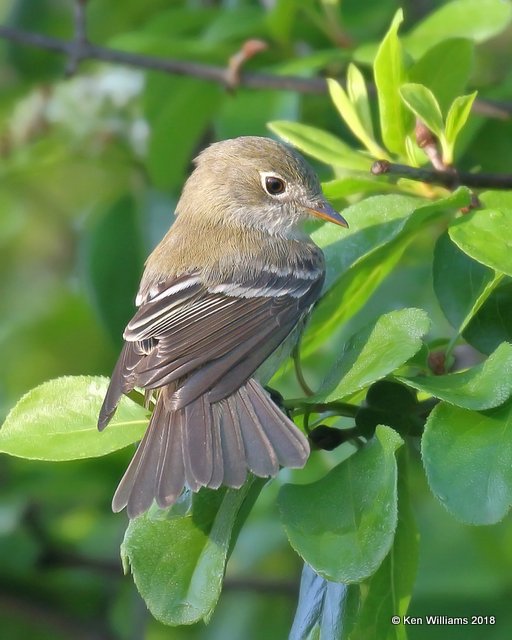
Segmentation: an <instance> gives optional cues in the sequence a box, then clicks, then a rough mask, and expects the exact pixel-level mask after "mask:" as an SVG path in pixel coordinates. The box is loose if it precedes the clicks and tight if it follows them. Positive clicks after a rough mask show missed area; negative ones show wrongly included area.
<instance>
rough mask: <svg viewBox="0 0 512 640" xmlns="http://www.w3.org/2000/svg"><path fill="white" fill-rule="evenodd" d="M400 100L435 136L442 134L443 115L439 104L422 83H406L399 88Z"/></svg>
mask: <svg viewBox="0 0 512 640" xmlns="http://www.w3.org/2000/svg"><path fill="white" fill-rule="evenodd" d="M400 95H401V96H402V100H403V101H404V102H405V104H406V105H407V106H408V107H409V109H410V110H411V111H412V112H413V113H414V114H415V115H416V116H417V117H418V118H420V120H423V122H424V123H425V124H426V125H427V127H428V128H429V129H430V130H431V131H433V132H434V133H435V134H436V136H438V137H441V136H442V135H443V129H444V124H443V116H442V114H441V109H440V107H439V104H438V102H437V100H436V98H435V96H434V94H433V93H432V91H430V89H427V87H424V86H423V85H422V84H414V83H412V82H411V83H408V84H404V85H403V86H402V87H401V88H400Z"/></svg>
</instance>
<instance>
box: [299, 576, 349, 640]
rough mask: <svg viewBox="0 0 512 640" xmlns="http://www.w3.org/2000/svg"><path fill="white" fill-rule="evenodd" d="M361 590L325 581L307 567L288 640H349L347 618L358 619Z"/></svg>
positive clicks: (301, 581)
mask: <svg viewBox="0 0 512 640" xmlns="http://www.w3.org/2000/svg"><path fill="white" fill-rule="evenodd" d="M358 604H359V586H358V585H348V584H343V583H339V582H331V581H330V580H325V578H322V577H321V576H319V575H318V574H317V573H315V572H314V571H313V569H312V568H311V567H310V566H309V565H307V564H304V567H303V569H302V576H301V580H300V593H299V602H298V604H297V611H296V613H295V618H294V620H293V625H292V628H291V631H290V636H289V639H288V640H309V639H311V638H336V639H337V640H341V639H342V638H348V636H349V631H350V630H349V629H347V618H353V617H355V616H356V613H357V607H358Z"/></svg>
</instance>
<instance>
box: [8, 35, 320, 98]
mask: <svg viewBox="0 0 512 640" xmlns="http://www.w3.org/2000/svg"><path fill="white" fill-rule="evenodd" d="M0 38H3V39H4V40H9V41H11V42H16V43H18V44H24V45H27V46H31V47H38V48H40V49H46V50H47V51H54V52H55V53H62V54H65V55H67V56H73V52H74V49H75V48H76V45H75V43H74V42H69V41H66V40H62V39H60V38H53V37H50V36H45V35H42V34H39V33H33V32H29V31H21V30H19V29H14V28H12V27H5V26H4V27H0ZM80 59H81V60H101V61H103V62H114V63H118V64H125V65H128V66H131V67H137V68H139V69H150V70H153V71H162V72H164V73H169V74H173V75H183V76H192V77H195V78H200V79H202V80H207V81H210V82H216V83H218V84H222V85H226V84H229V71H228V70H227V69H226V68H225V67H219V66H215V65H209V64H202V63H199V62H190V61H188V60H173V59H169V58H157V57H156V56H146V55H141V54H138V53H129V52H128V51H119V50H118V49H110V48H107V47H100V46H97V45H94V44H91V43H90V42H85V43H83V45H82V48H81V55H80ZM239 84H240V85H243V86H244V87H248V88H250V89H276V90H283V91H297V92H298V93H317V94H319V93H326V92H327V84H326V80H325V79H324V78H301V77H298V76H285V75H283V76H279V75H273V74H269V73H242V74H240V83H239Z"/></svg>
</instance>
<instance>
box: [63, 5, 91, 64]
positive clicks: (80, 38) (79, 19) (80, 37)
mask: <svg viewBox="0 0 512 640" xmlns="http://www.w3.org/2000/svg"><path fill="white" fill-rule="evenodd" d="M86 5H87V0H75V7H74V14H73V18H74V25H75V37H74V39H73V42H72V43H71V44H72V45H73V49H72V51H71V53H70V55H69V60H68V64H67V66H66V75H68V76H71V75H73V74H74V73H75V72H76V70H77V69H78V65H79V64H80V62H81V61H82V59H83V57H84V52H85V50H86V48H87V44H88V38H87V15H86V10H85V7H86Z"/></svg>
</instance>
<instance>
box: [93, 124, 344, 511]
mask: <svg viewBox="0 0 512 640" xmlns="http://www.w3.org/2000/svg"><path fill="white" fill-rule="evenodd" d="M194 165H195V168H194V170H193V171H192V173H191V175H190V176H189V178H188V180H187V181H186V182H185V185H184V187H183V190H182V194H181V197H180V199H179V201H178V204H177V205H176V210H175V219H174V222H173V224H172V225H171V227H170V229H169V231H168V232H167V234H166V235H165V236H164V238H163V239H162V241H161V242H160V244H158V245H157V247H156V248H155V249H154V251H153V253H152V254H151V255H150V256H149V258H148V259H147V261H146V264H145V269H144V273H143V276H142V280H141V284H140V288H139V291H138V294H137V298H136V306H137V310H136V312H135V314H134V316H133V318H132V319H131V320H130V321H129V323H128V325H127V326H126V329H125V331H124V334H123V338H124V345H123V348H122V350H121V353H120V356H119V359H118V361H117V364H116V365H115V368H114V370H113V373H112V377H111V380H110V384H109V387H108V390H107V392H106V395H105V398H104V401H103V405H102V407H101V410H100V414H99V418H98V428H99V430H100V431H101V430H103V429H104V428H105V427H106V426H107V424H108V423H109V421H110V420H111V418H112V416H113V415H114V413H115V411H116V408H117V406H118V403H119V401H120V398H121V397H122V395H123V394H128V393H129V392H130V391H131V390H133V389H134V388H139V389H143V390H144V391H145V393H146V397H148V396H154V399H155V405H154V409H153V413H152V415H151V417H150V420H149V425H148V427H147V429H146V432H145V434H144V436H143V438H142V440H141V441H140V443H139V445H138V448H137V450H136V452H135V454H134V456H133V458H132V460H131V462H130V464H129V466H128V468H127V470H126V472H125V474H124V476H123V477H122V479H121V481H120V483H119V486H118V487H117V490H116V492H115V494H114V497H113V500H112V509H113V511H114V512H119V511H121V510H122V509H123V508H125V507H126V510H127V514H128V517H129V518H135V517H137V516H139V515H141V514H143V513H145V512H146V511H147V510H148V509H149V508H150V507H151V505H152V504H153V502H154V501H156V504H157V505H158V506H159V507H160V508H162V509H165V508H168V507H170V506H172V505H173V504H174V503H175V502H176V501H177V500H178V498H179V497H180V495H181V494H182V492H183V490H184V489H186V488H188V489H189V490H191V491H192V492H197V491H199V490H200V489H201V488H202V487H208V488H210V489H218V488H219V487H221V486H227V487H231V488H235V489H236V488H240V487H241V486H242V485H243V484H244V482H245V481H246V478H247V476H248V473H249V472H250V473H252V474H254V475H256V476H259V477H274V476H276V475H277V473H278V471H279V469H280V468H281V467H291V468H301V467H303V466H304V464H305V463H306V461H307V459H308V456H309V444H308V440H307V438H306V437H305V436H304V434H303V433H302V432H301V431H300V429H299V428H298V427H297V426H296V425H295V424H294V423H293V421H292V420H291V419H290V418H289V417H288V416H287V415H285V413H283V411H281V409H280V408H279V407H278V406H277V405H276V404H275V403H274V401H273V400H272V399H271V397H270V395H269V394H268V393H267V391H266V390H265V389H264V388H263V386H262V384H261V383H260V382H259V381H258V372H259V371H260V370H261V367H262V365H263V364H264V363H265V361H267V359H268V358H269V357H270V356H271V355H272V354H273V352H275V351H276V350H277V349H278V348H279V347H280V346H282V345H283V344H286V342H287V341H290V340H296V339H297V338H296V337H295V338H294V335H295V336H296V335H298V334H299V333H300V330H301V329H302V327H303V325H304V322H305V320H306V318H307V316H308V314H309V312H310V311H311V309H312V307H313V305H314V304H315V302H316V301H317V300H318V298H319V297H320V294H321V290H322V285H323V282H324V277H325V261H324V257H323V253H322V251H321V250H320V248H319V247H317V246H316V245H315V244H314V242H313V241H312V240H311V239H310V238H309V236H308V235H307V234H306V233H305V231H304V229H303V226H304V223H305V222H306V221H307V220H310V219H314V218H317V219H318V218H319V219H321V220H327V221H330V222H333V223H335V224H338V225H340V226H344V227H347V226H348V224H347V222H346V220H345V219H344V218H343V217H342V216H341V214H340V213H338V212H337V211H336V210H335V209H334V208H333V207H332V206H331V205H330V204H329V203H328V202H327V200H326V198H325V197H324V195H323V193H322V189H321V186H320V182H319V180H318V177H317V175H316V173H315V172H314V170H313V169H312V168H311V166H310V165H309V164H308V163H307V162H306V160H305V159H304V158H303V157H302V156H301V155H300V154H299V153H298V152H296V151H295V150H293V149H292V148H290V147H289V146H287V145H284V144H282V143H280V142H277V141H275V140H273V139H270V138H265V137H258V136H242V137H238V138H233V139H228V140H222V141H219V142H215V143H213V144H211V145H210V146H208V147H206V148H205V149H204V150H203V151H202V152H201V153H200V154H199V155H198V156H197V158H195V160H194Z"/></svg>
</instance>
